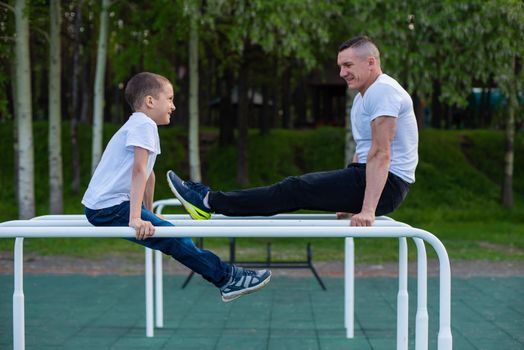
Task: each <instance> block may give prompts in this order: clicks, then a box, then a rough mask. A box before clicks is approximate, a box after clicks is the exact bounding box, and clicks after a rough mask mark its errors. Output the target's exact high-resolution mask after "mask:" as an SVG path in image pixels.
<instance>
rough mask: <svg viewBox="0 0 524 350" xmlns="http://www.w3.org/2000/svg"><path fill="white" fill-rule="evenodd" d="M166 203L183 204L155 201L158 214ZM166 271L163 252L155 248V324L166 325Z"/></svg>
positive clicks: (160, 326) (172, 202) (154, 206)
mask: <svg viewBox="0 0 524 350" xmlns="http://www.w3.org/2000/svg"><path fill="white" fill-rule="evenodd" d="M166 205H181V203H180V201H179V200H178V199H163V200H159V201H156V202H155V203H153V209H154V210H155V213H156V214H162V210H163V209H164V206H166ZM163 282H164V272H163V268H162V252H161V251H158V250H155V325H156V326H157V327H158V328H163V327H164V286H163Z"/></svg>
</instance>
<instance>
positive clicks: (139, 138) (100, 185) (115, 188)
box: [82, 112, 160, 210]
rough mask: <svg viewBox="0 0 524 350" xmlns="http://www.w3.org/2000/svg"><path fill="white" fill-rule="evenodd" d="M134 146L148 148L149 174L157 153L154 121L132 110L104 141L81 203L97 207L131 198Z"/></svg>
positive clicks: (157, 143)
mask: <svg viewBox="0 0 524 350" xmlns="http://www.w3.org/2000/svg"><path fill="white" fill-rule="evenodd" d="M135 146H137V147H141V148H144V149H146V150H148V151H149V157H148V159H147V176H148V177H149V175H150V174H151V172H152V171H153V166H154V164H155V160H156V156H157V155H159V154H160V138H159V136H158V127H157V125H156V123H155V122H154V121H153V120H152V119H151V118H149V117H147V116H146V115H145V114H144V113H140V112H135V113H133V114H132V115H131V116H130V117H129V119H128V121H127V122H126V123H125V124H124V125H123V126H122V127H121V128H120V129H119V130H118V131H117V132H116V133H115V134H114V135H113V137H112V138H111V140H110V141H109V143H108V144H107V147H106V149H105V151H104V153H103V154H102V159H101V160H100V163H99V164H98V166H97V168H96V170H95V173H94V174H93V177H92V178H91V182H89V187H88V188H87V191H86V193H85V194H84V198H82V204H83V205H84V206H86V207H87V208H89V209H93V210H98V209H103V208H108V207H111V206H114V205H117V204H120V203H122V202H124V201H129V200H130V197H131V177H132V172H133V162H134V151H135Z"/></svg>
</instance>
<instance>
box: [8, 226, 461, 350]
mask: <svg viewBox="0 0 524 350" xmlns="http://www.w3.org/2000/svg"><path fill="white" fill-rule="evenodd" d="M13 231H16V232H15V233H13ZM247 231H248V232H247ZM72 235H73V236H74V237H104V236H105V237H109V236H110V237H132V236H134V230H133V229H131V228H127V227H83V228H79V227H74V228H72V227H47V228H46V227H18V228H16V229H15V230H13V227H5V226H2V227H0V237H71V236H72ZM156 235H157V237H168V236H177V237H188V236H196V237H198V236H203V237H318V236H319V235H320V236H321V237H348V236H350V237H359V238H366V237H392V238H393V237H403V236H405V237H416V238H421V239H424V240H425V241H427V242H428V243H430V244H431V245H432V246H433V247H434V248H435V251H436V252H437V255H438V257H439V261H440V308H439V314H440V326H439V335H438V349H439V350H442V349H451V346H452V336H451V328H450V296H451V295H450V288H451V286H450V281H449V279H450V268H449V259H448V256H447V253H446V251H445V249H444V246H443V245H442V243H441V242H440V241H439V240H438V239H437V238H436V237H435V236H433V235H432V234H430V233H428V232H426V231H423V230H419V229H414V228H410V227H401V228H394V227H347V226H346V227H329V228H327V227H285V226H280V227H279V226H274V227H204V226H202V227H158V228H157V233H156ZM19 311H20V310H19Z"/></svg>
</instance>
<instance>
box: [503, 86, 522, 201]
mask: <svg viewBox="0 0 524 350" xmlns="http://www.w3.org/2000/svg"><path fill="white" fill-rule="evenodd" d="M511 95H512V96H510V97H509V103H508V120H507V124H506V152H505V154H504V180H503V183H502V205H503V206H504V207H505V208H512V207H513V159H514V151H513V149H514V148H513V144H514V140H515V110H516V105H518V101H517V98H516V93H515V94H511Z"/></svg>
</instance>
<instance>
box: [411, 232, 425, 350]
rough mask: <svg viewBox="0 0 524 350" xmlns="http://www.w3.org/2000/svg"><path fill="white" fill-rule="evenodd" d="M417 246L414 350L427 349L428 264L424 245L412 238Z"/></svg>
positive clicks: (417, 239) (419, 240)
mask: <svg viewBox="0 0 524 350" xmlns="http://www.w3.org/2000/svg"><path fill="white" fill-rule="evenodd" d="M413 241H414V242H415V245H416V246H417V315H416V322H415V350H428V326H429V317H428V308H427V300H428V298H427V295H428V293H427V287H428V273H427V270H428V266H427V258H426V247H425V246H424V241H423V240H421V239H420V238H413Z"/></svg>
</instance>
